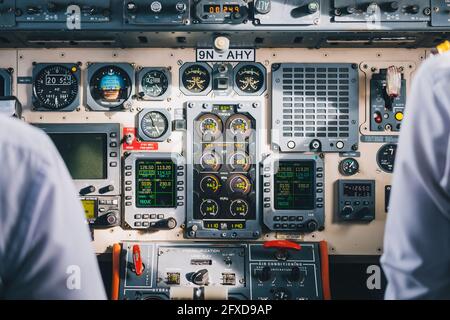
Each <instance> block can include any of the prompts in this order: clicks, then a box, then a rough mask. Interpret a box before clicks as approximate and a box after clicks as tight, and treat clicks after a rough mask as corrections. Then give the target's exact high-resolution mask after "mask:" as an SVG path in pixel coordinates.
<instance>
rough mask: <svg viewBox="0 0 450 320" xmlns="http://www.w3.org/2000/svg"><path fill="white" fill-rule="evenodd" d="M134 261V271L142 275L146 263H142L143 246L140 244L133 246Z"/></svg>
mask: <svg viewBox="0 0 450 320" xmlns="http://www.w3.org/2000/svg"><path fill="white" fill-rule="evenodd" d="M133 263H134V272H135V273H136V275H138V276H140V275H141V274H142V273H143V272H144V264H143V263H142V257H141V247H140V246H139V245H138V244H135V245H134V246H133Z"/></svg>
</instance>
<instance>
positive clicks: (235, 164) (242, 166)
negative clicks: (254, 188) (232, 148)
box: [229, 152, 250, 171]
mask: <svg viewBox="0 0 450 320" xmlns="http://www.w3.org/2000/svg"><path fill="white" fill-rule="evenodd" d="M229 165H230V167H231V168H232V169H233V170H237V171H241V170H242V171H248V170H249V169H250V157H249V156H248V155H247V154H246V153H244V152H236V153H234V154H233V155H231V157H230V159H229Z"/></svg>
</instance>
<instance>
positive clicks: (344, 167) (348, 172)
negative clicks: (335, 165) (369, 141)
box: [339, 158, 359, 176]
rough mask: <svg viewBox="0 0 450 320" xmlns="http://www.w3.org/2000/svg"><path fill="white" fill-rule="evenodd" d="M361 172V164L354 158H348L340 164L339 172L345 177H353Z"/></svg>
mask: <svg viewBox="0 0 450 320" xmlns="http://www.w3.org/2000/svg"><path fill="white" fill-rule="evenodd" d="M358 171H359V163H358V161H356V160H355V159H353V158H346V159H344V160H342V161H341V162H340V163H339V172H340V173H341V174H342V175H343V176H352V175H354V174H356V173H358Z"/></svg>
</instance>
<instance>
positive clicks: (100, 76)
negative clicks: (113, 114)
mask: <svg viewBox="0 0 450 320" xmlns="http://www.w3.org/2000/svg"><path fill="white" fill-rule="evenodd" d="M131 87H132V82H131V78H130V76H129V75H128V73H127V72H126V71H125V70H124V69H122V68H120V67H118V66H114V65H110V66H104V67H102V68H100V69H98V70H97V71H96V72H95V73H94V74H93V75H92V77H91V80H90V82H89V89H90V92H91V95H92V97H93V99H94V100H95V102H96V103H98V104H99V105H101V106H106V107H109V108H116V107H119V106H121V105H122V104H123V103H124V102H125V101H126V100H128V99H129V98H130V96H131V91H132V88H131Z"/></svg>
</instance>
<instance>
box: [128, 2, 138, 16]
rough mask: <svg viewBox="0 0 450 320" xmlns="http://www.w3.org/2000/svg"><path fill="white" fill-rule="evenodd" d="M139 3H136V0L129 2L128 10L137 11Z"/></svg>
mask: <svg viewBox="0 0 450 320" xmlns="http://www.w3.org/2000/svg"><path fill="white" fill-rule="evenodd" d="M137 8H138V7H137V5H136V3H134V2H128V3H127V11H128V12H132V13H133V12H136V11H137Z"/></svg>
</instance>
